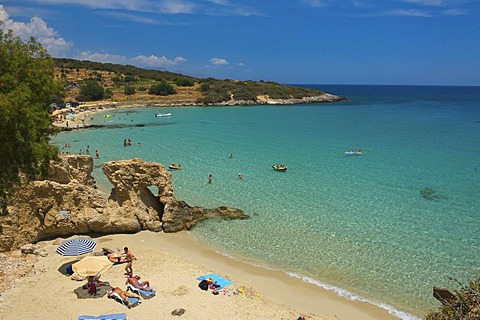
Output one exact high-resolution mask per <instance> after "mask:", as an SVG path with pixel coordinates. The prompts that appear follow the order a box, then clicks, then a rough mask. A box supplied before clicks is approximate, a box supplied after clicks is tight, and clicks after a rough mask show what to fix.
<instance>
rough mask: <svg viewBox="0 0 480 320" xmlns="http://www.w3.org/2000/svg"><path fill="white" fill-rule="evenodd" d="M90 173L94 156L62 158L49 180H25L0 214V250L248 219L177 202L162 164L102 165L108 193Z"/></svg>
mask: <svg viewBox="0 0 480 320" xmlns="http://www.w3.org/2000/svg"><path fill="white" fill-rule="evenodd" d="M92 171H93V159H92V157H90V156H87V155H62V156H60V161H59V162H58V163H52V164H51V166H50V170H49V176H48V178H47V179H46V180H36V181H31V182H24V183H23V184H22V187H21V188H19V189H18V190H17V191H16V193H15V196H14V198H12V199H11V201H10V202H9V205H8V207H7V209H8V214H7V215H4V216H0V225H2V226H3V230H2V232H1V233H0V252H5V251H10V250H14V249H18V248H20V247H21V246H23V245H25V244H28V243H32V242H33V243H35V242H38V241H40V240H45V239H52V238H55V237H60V236H71V235H75V234H93V233H95V234H113V233H136V232H139V231H142V230H149V231H153V232H161V231H163V232H178V231H182V230H190V229H192V228H193V227H194V226H195V225H196V224H197V223H198V222H200V221H203V220H205V219H210V218H222V219H247V218H249V216H248V215H246V214H245V213H244V212H243V211H242V210H240V209H234V208H229V207H226V206H224V207H219V208H214V209H206V208H202V207H196V206H190V205H188V204H187V203H186V202H184V201H180V200H177V199H176V198H175V195H174V192H173V186H172V179H171V175H170V173H169V172H168V171H167V170H166V169H165V167H164V166H163V165H161V164H159V163H154V162H146V161H143V160H141V159H138V158H136V159H131V160H121V161H110V162H106V163H104V164H103V166H102V171H103V173H104V174H105V175H106V176H107V178H108V179H109V181H110V182H111V183H112V185H113V188H112V191H111V193H110V194H109V195H105V194H103V193H101V192H99V190H98V189H97V188H96V185H95V180H94V179H93V177H92V176H91V173H92ZM151 186H154V187H156V188H157V189H158V194H156V195H154V194H153V193H152V192H151V191H150V189H149V187H151Z"/></svg>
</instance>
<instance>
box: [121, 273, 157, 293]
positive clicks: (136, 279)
mask: <svg viewBox="0 0 480 320" xmlns="http://www.w3.org/2000/svg"><path fill="white" fill-rule="evenodd" d="M129 283H130V284H131V285H132V286H134V287H135V288H138V289H142V290H145V291H153V289H152V288H151V287H150V281H148V280H142V281H140V276H138V275H136V274H133V273H129V274H128V275H127V281H125V284H129Z"/></svg>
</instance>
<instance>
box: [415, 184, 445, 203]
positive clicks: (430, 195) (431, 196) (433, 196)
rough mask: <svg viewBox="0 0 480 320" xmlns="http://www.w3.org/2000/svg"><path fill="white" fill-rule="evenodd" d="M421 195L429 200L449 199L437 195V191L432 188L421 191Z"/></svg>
mask: <svg viewBox="0 0 480 320" xmlns="http://www.w3.org/2000/svg"><path fill="white" fill-rule="evenodd" d="M420 194H421V195H422V197H423V198H425V199H427V200H430V201H432V200H440V199H447V197H446V196H443V195H439V194H437V191H436V190H435V189H432V188H428V187H425V188H423V190H421V191H420Z"/></svg>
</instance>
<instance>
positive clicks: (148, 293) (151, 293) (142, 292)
mask: <svg viewBox="0 0 480 320" xmlns="http://www.w3.org/2000/svg"><path fill="white" fill-rule="evenodd" d="M147 288H148V287H147ZM127 290H130V291H132V292H135V293H136V294H139V295H141V296H142V297H143V298H144V299H150V298H153V297H155V290H150V291H149V290H143V289H140V288H137V287H134V286H133V285H132V284H129V285H128V286H127Z"/></svg>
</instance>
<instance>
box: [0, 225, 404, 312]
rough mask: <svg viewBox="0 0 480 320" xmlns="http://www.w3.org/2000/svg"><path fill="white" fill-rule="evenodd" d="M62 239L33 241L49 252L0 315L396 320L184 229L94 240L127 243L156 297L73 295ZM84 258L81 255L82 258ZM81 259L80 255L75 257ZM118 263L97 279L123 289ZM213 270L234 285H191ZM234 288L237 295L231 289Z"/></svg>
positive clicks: (116, 246) (4, 299)
mask: <svg viewBox="0 0 480 320" xmlns="http://www.w3.org/2000/svg"><path fill="white" fill-rule="evenodd" d="M62 241H63V239H57V240H54V241H47V242H40V243H39V244H38V245H39V246H42V247H44V249H45V250H46V251H47V252H48V255H47V256H46V257H39V258H38V262H37V263H35V265H34V266H32V272H31V273H30V274H29V275H27V276H26V277H24V278H21V279H19V280H17V281H16V283H15V285H14V286H13V288H11V289H9V290H7V291H6V292H4V293H3V294H2V296H1V300H0V318H1V319H5V320H9V319H12V320H13V319H77V317H78V316H79V315H93V316H98V315H100V314H111V313H125V314H126V315H127V319H165V318H176V317H177V316H174V315H171V312H172V311H173V310H174V309H178V308H183V309H185V310H186V311H185V313H184V314H183V315H182V316H181V318H183V319H210V318H211V317H212V316H214V317H219V318H228V319H260V318H262V319H297V318H298V317H299V316H300V315H301V314H303V315H305V316H306V319H325V320H329V319H345V320H347V319H365V320H369V319H371V320H373V319H396V318H395V317H393V316H392V315H390V314H388V313H387V312H386V311H384V310H382V309H380V308H377V307H375V306H373V305H370V304H367V303H363V302H358V301H350V300H347V299H346V298H341V297H339V296H337V295H335V294H334V293H332V292H328V291H326V290H324V289H322V288H320V287H318V286H315V285H311V284H308V283H305V282H303V281H301V280H299V279H295V278H291V277H289V276H287V275H286V274H284V273H281V272H276V271H272V270H267V269H264V268H260V267H256V266H252V265H249V264H245V263H242V262H239V261H236V260H233V259H231V258H229V257H226V256H224V255H221V254H219V253H217V252H215V251H213V250H211V249H209V248H206V247H204V246H202V245H200V244H199V243H197V242H196V241H195V239H194V238H193V237H192V236H191V235H190V234H189V233H188V232H181V233H177V234H165V233H152V232H148V231H144V232H140V233H137V234H128V235H126V234H117V235H106V236H101V237H98V238H95V241H97V242H98V246H97V248H96V249H95V252H99V251H101V248H102V247H106V248H109V249H112V250H115V251H118V252H120V251H121V250H122V248H123V247H124V246H128V247H129V248H130V249H131V251H132V252H133V253H134V255H135V256H136V257H137V259H138V260H136V261H135V262H134V265H133V267H134V272H135V273H136V274H139V275H140V276H142V278H143V279H144V280H149V281H150V282H151V283H152V286H153V288H154V289H155V290H156V296H155V297H154V298H152V299H149V300H144V301H143V303H141V304H140V305H139V306H137V307H135V308H132V309H128V308H126V307H125V306H123V305H121V304H120V303H117V302H115V301H113V300H112V299H108V298H107V296H104V297H102V298H98V299H78V298H77V296H76V295H75V293H74V292H73V290H74V289H76V288H78V287H79V286H81V285H82V284H83V283H84V282H79V281H74V280H71V279H70V278H69V277H68V276H67V275H65V274H62V273H61V272H59V268H60V266H62V265H64V264H65V263H69V262H71V261H75V260H77V259H76V257H63V256H60V255H59V254H57V253H55V249H56V248H57V247H58V244H59V243H61V242H62ZM82 257H83V256H82ZM82 257H80V258H82ZM124 267H125V265H124V264H120V265H114V266H113V267H112V268H111V269H110V270H108V271H107V272H106V273H105V274H103V275H102V276H101V280H103V281H108V282H109V283H110V284H111V285H112V286H118V287H121V288H122V289H125V288H126V286H125V275H124V272H125V270H124ZM208 273H216V274H218V275H220V276H222V277H224V278H226V279H228V280H230V281H232V282H233V284H231V285H229V286H227V287H225V288H224V289H225V291H221V292H220V294H219V295H213V294H212V291H210V290H209V291H203V290H201V289H200V288H198V282H199V281H198V280H196V278H197V277H199V276H202V275H204V274H208ZM238 289H241V290H240V291H243V293H241V294H234V291H236V290H238Z"/></svg>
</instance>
